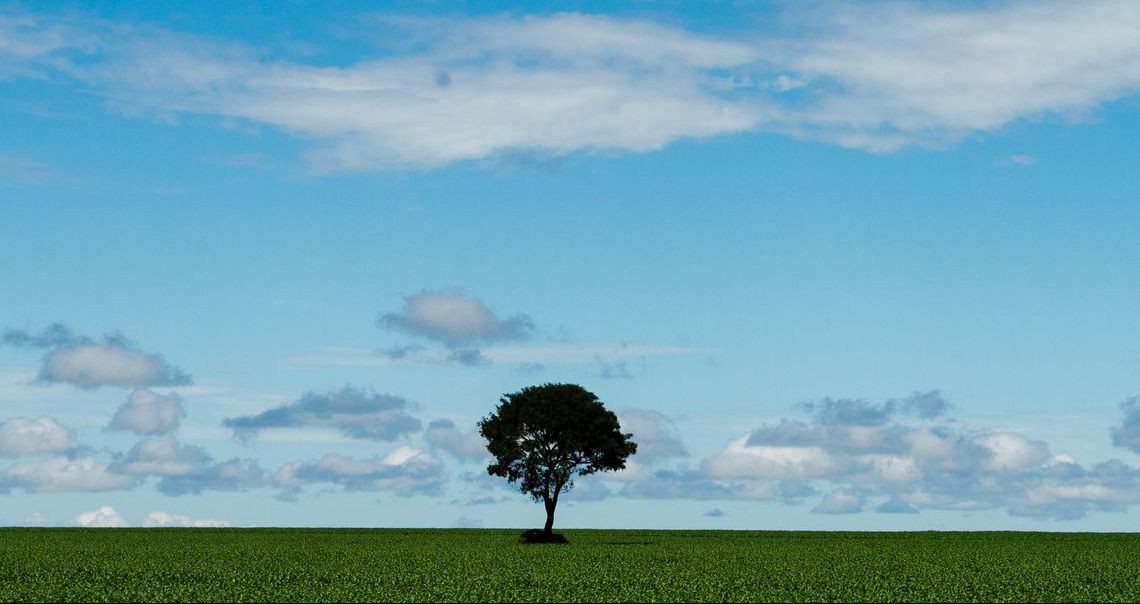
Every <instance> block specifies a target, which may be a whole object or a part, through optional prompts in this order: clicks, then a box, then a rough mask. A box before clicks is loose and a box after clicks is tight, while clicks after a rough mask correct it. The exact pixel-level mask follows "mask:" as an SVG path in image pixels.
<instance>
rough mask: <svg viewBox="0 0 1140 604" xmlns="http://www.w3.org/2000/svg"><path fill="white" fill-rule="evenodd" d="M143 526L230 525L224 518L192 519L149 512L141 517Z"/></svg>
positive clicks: (216, 526)
mask: <svg viewBox="0 0 1140 604" xmlns="http://www.w3.org/2000/svg"><path fill="white" fill-rule="evenodd" d="M143 526H145V527H167V526H178V527H193V528H225V527H228V526H230V523H229V522H226V521H224V520H211V519H209V518H202V519H194V518H191V517H189V516H180V515H178V514H168V513H166V512H151V513H149V514H147V515H146V518H144V519H143Z"/></svg>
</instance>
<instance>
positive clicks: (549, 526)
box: [542, 499, 558, 537]
mask: <svg viewBox="0 0 1140 604" xmlns="http://www.w3.org/2000/svg"><path fill="white" fill-rule="evenodd" d="M545 503H546V526H544V527H543V528H542V531H543V532H544V533H546V536H547V537H549V536H551V535H552V534H554V506H556V505H558V502H557V501H555V500H552V499H547V500H546V501H545Z"/></svg>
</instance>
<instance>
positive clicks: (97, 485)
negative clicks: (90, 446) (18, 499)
mask: <svg viewBox="0 0 1140 604" xmlns="http://www.w3.org/2000/svg"><path fill="white" fill-rule="evenodd" d="M137 483H138V481H137V479H136V478H134V477H133V476H124V475H122V474H116V473H114V472H112V471H110V470H109V469H108V467H107V464H105V463H103V462H101V461H99V460H98V459H96V458H94V457H91V456H84V457H75V458H69V457H56V458H52V459H48V460H45V461H39V462H23V463H15V464H12V465H10V466H8V467H7V468H4V470H3V471H0V492H7V491H9V490H11V489H13V488H19V489H23V490H24V492H27V493H59V492H68V491H72V492H97V491H117V490H121V489H130V488H133V487H134V486H135V485H136V484H137Z"/></svg>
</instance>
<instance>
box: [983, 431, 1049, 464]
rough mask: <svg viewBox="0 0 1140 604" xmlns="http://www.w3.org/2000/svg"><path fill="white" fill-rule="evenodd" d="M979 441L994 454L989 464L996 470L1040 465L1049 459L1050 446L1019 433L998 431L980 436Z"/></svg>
mask: <svg viewBox="0 0 1140 604" xmlns="http://www.w3.org/2000/svg"><path fill="white" fill-rule="evenodd" d="M976 440H977V442H978V443H979V444H981V445H982V446H983V447H985V448H986V449H988V450H989V452H990V455H991V456H992V457H991V458H990V459H989V460H988V462H987V465H988V466H989V467H990V468H992V469H994V470H1020V469H1024V468H1029V467H1033V466H1039V465H1041V464H1043V463H1045V462H1046V461H1047V460H1049V458H1050V456H1049V447H1048V446H1047V445H1046V444H1045V443H1043V442H1040V441H1031V440H1029V439H1027V438H1025V437H1024V436H1021V435H1019V434H1013V433H1010V432H998V433H995V434H987V435H984V436H980V437H978V438H977V439H976Z"/></svg>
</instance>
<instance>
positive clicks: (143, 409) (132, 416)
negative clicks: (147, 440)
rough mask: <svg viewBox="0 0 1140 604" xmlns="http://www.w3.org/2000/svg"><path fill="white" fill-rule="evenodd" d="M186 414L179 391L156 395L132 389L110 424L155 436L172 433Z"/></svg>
mask: <svg viewBox="0 0 1140 604" xmlns="http://www.w3.org/2000/svg"><path fill="white" fill-rule="evenodd" d="M185 416H186V411H185V410H183V408H182V403H181V401H179V397H178V395H177V394H173V393H171V394H167V395H162V394H157V393H155V392H153V391H151V390H147V389H145V388H142V389H137V390H134V391H132V392H131V395H130V397H129V398H128V399H127V402H125V403H123V404H122V406H120V407H119V409H118V410H117V411H115V415H114V417H112V418H111V421H110V422H109V423H108V424H107V428H108V429H111V430H129V431H131V432H134V433H135V434H141V435H156V434H166V433H168V432H173V431H174V430H176V429H177V428H178V423H179V422H180V421H181V420H182V418H183V417H185Z"/></svg>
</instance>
